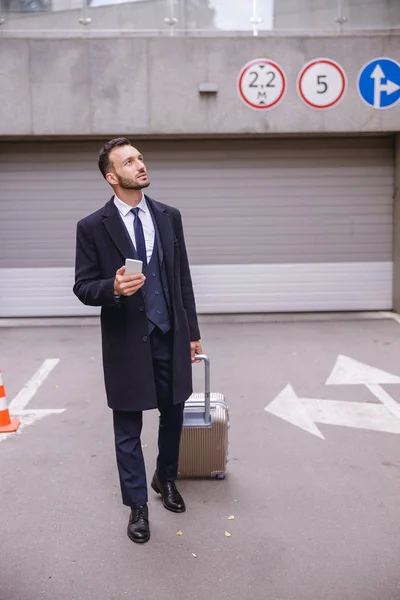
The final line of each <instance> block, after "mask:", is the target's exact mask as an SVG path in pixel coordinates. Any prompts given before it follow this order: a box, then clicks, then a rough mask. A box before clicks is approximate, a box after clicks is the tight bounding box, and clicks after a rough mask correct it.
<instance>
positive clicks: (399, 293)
mask: <svg viewBox="0 0 400 600" xmlns="http://www.w3.org/2000/svg"><path fill="white" fill-rule="evenodd" d="M393 228H394V232H393V309H394V310H395V311H396V312H400V134H398V135H397V136H396V143H395V155H394V219H393Z"/></svg>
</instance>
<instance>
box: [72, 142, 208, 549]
mask: <svg viewBox="0 0 400 600" xmlns="http://www.w3.org/2000/svg"><path fill="white" fill-rule="evenodd" d="M98 164H99V169H100V171H101V173H102V174H103V176H104V178H105V179H106V180H107V181H108V183H109V184H110V185H111V187H112V188H113V190H114V195H113V196H112V198H111V200H109V202H107V204H106V205H105V206H104V207H103V208H101V209H100V210H98V211H96V212H95V213H93V214H91V215H89V216H88V217H86V218H84V219H82V220H81V221H79V223H78V226H77V245H76V264H75V285H74V293H75V294H76V295H77V296H78V298H79V299H80V300H81V302H83V303H84V304H88V305H90V306H101V307H102V308H101V333H102V349H103V368H104V379H105V386H106V393H107V402H108V405H109V406H110V408H112V409H113V420H114V433H115V446H116V454H117V465H118V472H119V478H120V483H121V492H122V500H123V503H124V504H125V505H127V506H130V508H131V513H130V517H129V523H128V536H129V538H130V539H131V540H132V541H134V542H138V543H144V542H147V541H148V540H149V538H150V527H149V516H148V507H147V500H148V497H147V482H146V472H145V465H144V460H143V454H142V445H141V441H140V435H141V430H142V411H144V410H149V409H153V408H158V410H159V412H160V422H159V431H158V457H157V465H156V471H155V473H154V476H153V479H152V482H151V486H152V488H153V489H154V490H155V491H156V492H157V493H159V494H161V497H162V500H163V504H164V506H165V508H166V509H168V510H171V511H173V512H179V513H180V512H184V511H185V503H184V501H183V498H182V496H181V495H180V493H179V492H178V490H177V488H176V484H175V480H176V478H177V470H178V458H179V442H180V436H181V430H182V421H183V408H184V403H185V401H186V400H187V398H188V397H189V396H190V394H191V393H192V362H194V360H195V358H194V357H195V354H201V353H202V348H201V344H200V341H199V340H200V332H199V327H198V323H197V315H196V306H195V300H194V295H193V287H192V281H191V277H190V271H189V263H188V258H187V253H186V247H185V240H184V235H183V228H182V220H181V215H180V212H179V211H178V210H177V209H176V208H173V207H171V206H167V205H166V204H161V203H159V202H156V201H155V200H152V199H150V198H149V197H148V196H145V195H144V194H143V191H142V190H143V189H144V188H147V187H148V186H149V185H150V181H149V179H148V176H147V170H146V167H145V164H144V162H143V156H142V155H141V154H140V152H139V151H138V150H136V148H134V147H133V146H132V145H131V143H130V142H129V141H128V140H127V139H126V138H122V137H120V138H116V139H113V140H110V141H109V142H108V143H107V144H106V145H105V146H104V147H103V148H102V149H101V151H100V155H99V163H98ZM126 258H133V259H137V260H141V261H142V262H143V272H142V273H140V274H136V275H126V274H125V265H124V263H125V259H126Z"/></svg>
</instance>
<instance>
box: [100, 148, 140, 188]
mask: <svg viewBox="0 0 400 600" xmlns="http://www.w3.org/2000/svg"><path fill="white" fill-rule="evenodd" d="M109 160H110V163H111V164H112V165H113V170H112V171H110V172H109V173H107V181H108V183H110V184H111V185H112V186H116V185H119V186H120V187H121V188H123V189H125V190H141V189H142V188H146V187H148V186H149V185H150V181H149V178H148V177H147V170H146V167H145V164H144V162H143V156H142V155H141V154H140V152H139V150H136V148H134V147H133V146H119V147H117V148H113V150H111V152H110V154H109Z"/></svg>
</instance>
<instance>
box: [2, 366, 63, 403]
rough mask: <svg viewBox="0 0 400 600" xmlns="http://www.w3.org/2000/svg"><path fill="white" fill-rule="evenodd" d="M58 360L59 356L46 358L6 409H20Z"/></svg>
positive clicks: (31, 396)
mask: <svg viewBox="0 0 400 600" xmlns="http://www.w3.org/2000/svg"><path fill="white" fill-rule="evenodd" d="M59 362H60V359H59V358H47V359H46V360H45V361H44V362H43V364H42V366H41V367H39V369H38V370H37V371H36V373H35V374H34V375H33V377H31V378H30V380H29V381H28V383H27V384H26V385H25V386H24V387H23V388H22V390H21V391H20V392H19V393H18V394H17V395H16V396H15V398H14V400H12V402H10V405H9V407H8V409H9V410H10V411H11V410H21V409H23V408H25V406H26V405H27V404H28V403H29V402H30V401H31V400H32V398H33V396H34V395H35V394H36V392H37V391H38V389H39V387H40V386H41V385H42V383H43V381H44V380H45V379H46V378H47V377H48V376H49V375H50V373H51V372H52V370H53V369H54V367H55V366H57V365H58V363H59Z"/></svg>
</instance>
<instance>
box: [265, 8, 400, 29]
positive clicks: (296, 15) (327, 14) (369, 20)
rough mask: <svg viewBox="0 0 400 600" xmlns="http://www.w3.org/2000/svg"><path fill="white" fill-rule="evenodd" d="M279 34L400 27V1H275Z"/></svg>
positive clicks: (276, 23)
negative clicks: (284, 32)
mask: <svg viewBox="0 0 400 600" xmlns="http://www.w3.org/2000/svg"><path fill="white" fill-rule="evenodd" d="M273 19H274V24H273V29H274V30H276V31H316V32H317V31H319V32H324V31H331V30H336V31H338V32H340V31H351V30H363V29H388V28H396V27H397V28H398V27H400V0H395V1H393V0H313V1H312V2H310V0H274V8H273Z"/></svg>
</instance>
